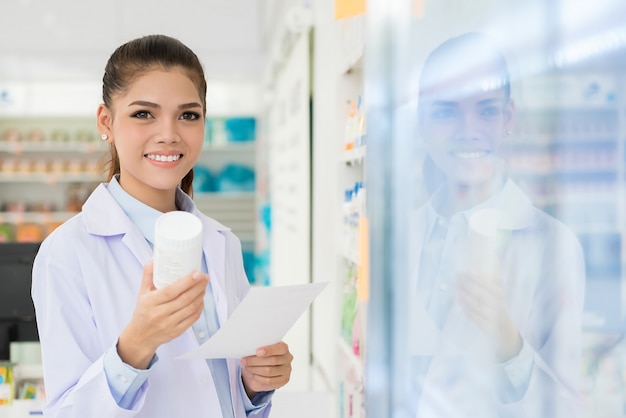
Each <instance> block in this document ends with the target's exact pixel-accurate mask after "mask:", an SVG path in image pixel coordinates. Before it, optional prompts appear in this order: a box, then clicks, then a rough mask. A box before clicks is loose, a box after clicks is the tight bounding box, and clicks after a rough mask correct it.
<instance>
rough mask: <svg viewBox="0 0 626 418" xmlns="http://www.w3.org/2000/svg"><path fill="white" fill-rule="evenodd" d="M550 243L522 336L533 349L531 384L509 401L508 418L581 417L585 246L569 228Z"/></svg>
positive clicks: (507, 406)
mask: <svg viewBox="0 0 626 418" xmlns="http://www.w3.org/2000/svg"><path fill="white" fill-rule="evenodd" d="M561 232H562V233H561V234H559V236H558V237H557V240H556V241H552V242H551V243H550V249H547V252H546V254H547V255H546V257H545V258H544V261H543V268H542V269H541V272H542V273H541V276H542V277H540V278H539V279H540V280H539V286H538V287H537V290H536V291H535V297H534V298H533V306H532V308H531V310H530V318H529V320H528V323H527V325H526V326H525V327H524V329H522V330H521V333H522V337H523V338H524V339H525V341H526V342H527V343H528V344H529V345H530V347H531V348H532V350H533V368H532V372H531V375H530V380H529V383H528V389H527V391H526V393H525V395H524V396H523V398H522V399H521V400H520V401H519V402H513V403H511V404H508V405H506V407H505V410H507V411H508V414H507V415H506V416H507V417H509V416H510V417H529V416H537V417H540V416H541V417H543V416H550V417H551V418H561V417H563V418H565V417H567V418H572V417H577V416H579V414H580V410H581V398H580V395H579V393H578V388H579V384H578V375H579V365H580V361H581V330H582V311H583V303H584V288H585V273H584V272H585V267H584V258H583V252H582V248H581V247H580V244H579V242H578V240H577V239H576V238H575V237H574V236H573V234H571V233H570V232H569V231H561Z"/></svg>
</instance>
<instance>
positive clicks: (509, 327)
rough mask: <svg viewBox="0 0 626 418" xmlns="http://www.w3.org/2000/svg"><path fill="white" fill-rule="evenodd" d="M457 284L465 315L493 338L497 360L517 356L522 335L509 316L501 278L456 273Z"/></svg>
mask: <svg viewBox="0 0 626 418" xmlns="http://www.w3.org/2000/svg"><path fill="white" fill-rule="evenodd" d="M456 283H457V285H456V288H457V295H458V298H459V302H460V304H461V306H462V308H463V310H464V311H465V314H466V315H467V316H468V317H469V318H470V319H471V320H472V321H474V322H475V323H476V324H477V325H478V327H480V329H482V330H483V331H484V332H485V333H486V334H487V336H489V337H490V338H491V339H492V341H493V343H494V344H495V348H496V354H497V355H498V357H499V359H500V360H501V361H508V360H510V359H512V358H513V357H515V356H516V355H518V354H519V352H520V350H521V348H522V337H521V336H520V333H519V331H518V330H517V327H516V326H515V324H514V323H513V320H512V319H511V316H510V315H509V311H508V309H507V303H506V299H505V297H504V289H503V288H502V284H501V282H500V280H498V279H497V278H494V277H484V276H479V275H478V274H476V273H474V272H472V273H461V274H459V276H458V280H457V281H456Z"/></svg>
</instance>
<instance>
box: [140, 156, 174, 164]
mask: <svg viewBox="0 0 626 418" xmlns="http://www.w3.org/2000/svg"><path fill="white" fill-rule="evenodd" d="M146 157H148V158H149V159H151V160H153V161H161V162H168V163H171V162H172V161H176V160H178V159H179V158H180V154H177V155H155V154H147V155H146Z"/></svg>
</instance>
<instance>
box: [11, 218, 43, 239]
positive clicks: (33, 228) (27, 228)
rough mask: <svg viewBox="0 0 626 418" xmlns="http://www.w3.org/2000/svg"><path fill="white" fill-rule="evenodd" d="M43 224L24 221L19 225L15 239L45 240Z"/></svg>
mask: <svg viewBox="0 0 626 418" xmlns="http://www.w3.org/2000/svg"><path fill="white" fill-rule="evenodd" d="M43 238H44V237H43V231H42V230H41V225H40V224H36V223H23V224H19V225H17V229H16V231H15V241H17V242H41V241H42V240H43Z"/></svg>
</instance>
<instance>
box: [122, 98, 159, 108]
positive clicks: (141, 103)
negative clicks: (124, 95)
mask: <svg viewBox="0 0 626 418" xmlns="http://www.w3.org/2000/svg"><path fill="white" fill-rule="evenodd" d="M131 106H145V107H152V108H155V109H159V108H160V107H161V106H159V105H158V104H156V103H152V102H148V101H145V100H135V101H134V102H132V103H129V104H128V107H131Z"/></svg>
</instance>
